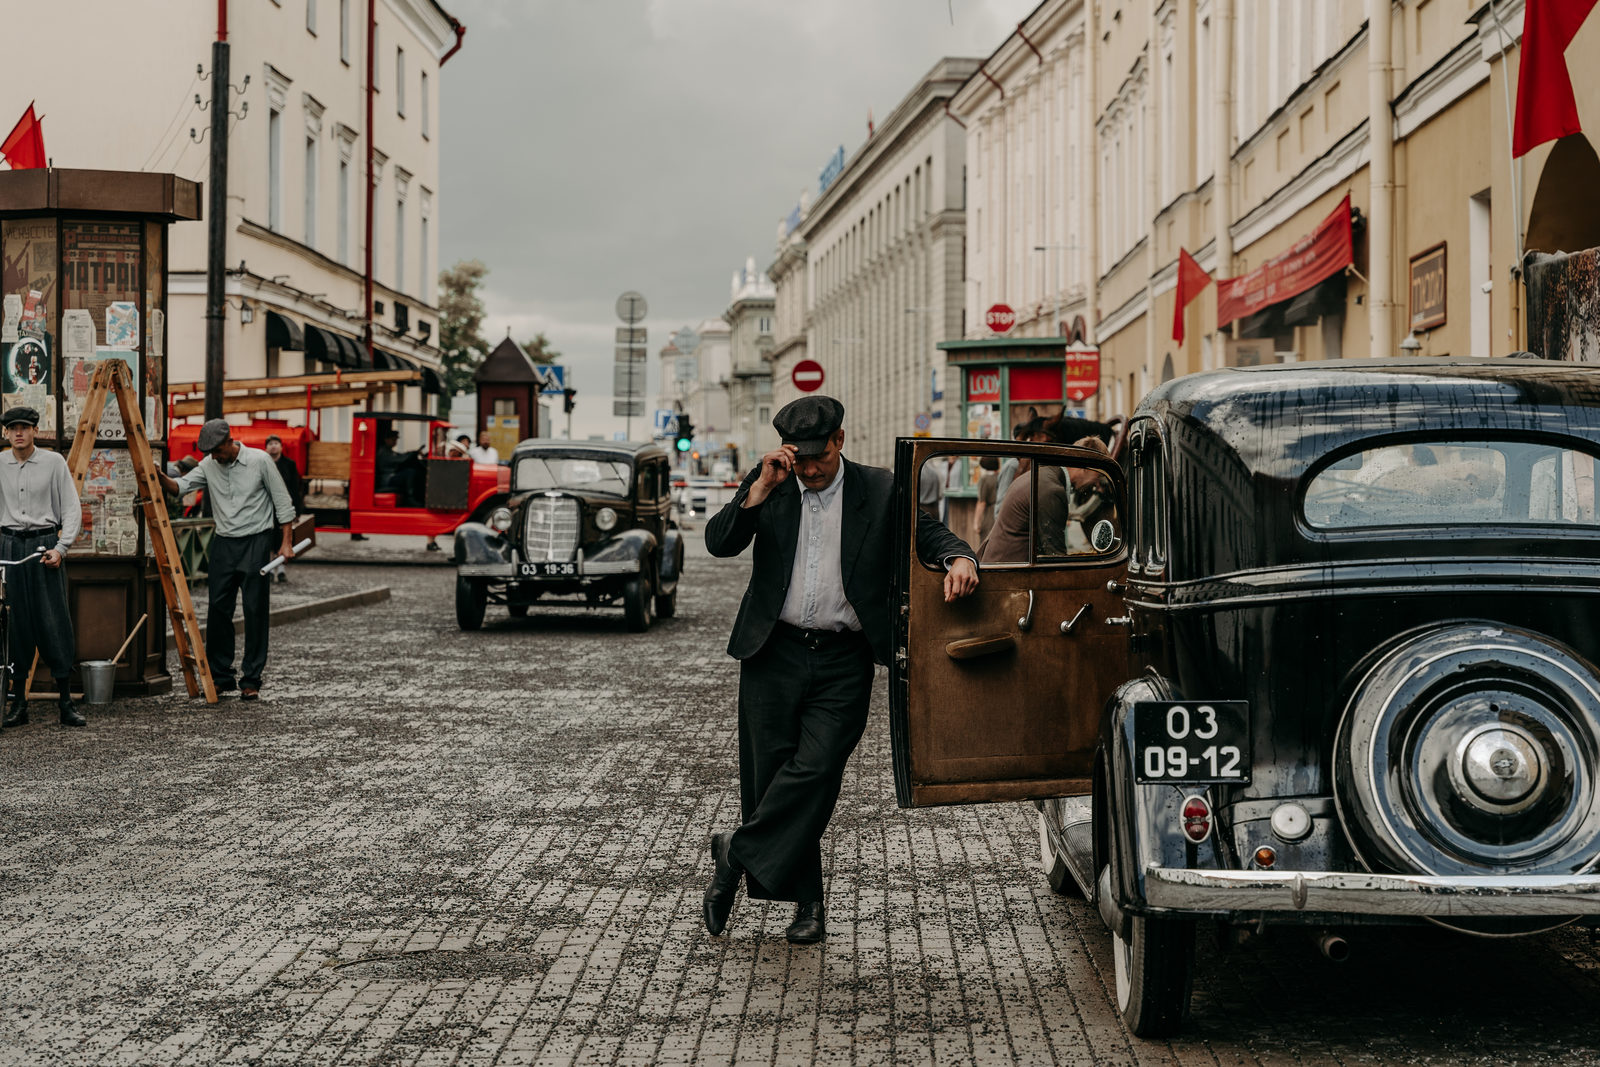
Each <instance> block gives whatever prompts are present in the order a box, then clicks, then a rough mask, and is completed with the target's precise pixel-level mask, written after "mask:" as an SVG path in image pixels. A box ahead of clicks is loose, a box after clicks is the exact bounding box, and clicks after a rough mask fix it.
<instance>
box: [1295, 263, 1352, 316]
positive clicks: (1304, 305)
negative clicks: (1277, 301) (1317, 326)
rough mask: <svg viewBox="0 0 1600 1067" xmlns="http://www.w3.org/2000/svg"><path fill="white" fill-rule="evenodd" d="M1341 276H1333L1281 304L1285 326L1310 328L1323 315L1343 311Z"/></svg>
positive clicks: (1342, 283) (1342, 277) (1343, 288)
mask: <svg viewBox="0 0 1600 1067" xmlns="http://www.w3.org/2000/svg"><path fill="white" fill-rule="evenodd" d="M1344 294H1345V282H1344V275H1343V274H1335V275H1334V276H1333V277H1331V278H1328V279H1327V280H1325V281H1322V282H1319V283H1317V284H1316V285H1314V286H1312V287H1311V288H1310V289H1307V290H1306V291H1305V292H1303V293H1301V294H1300V295H1299V296H1294V297H1290V298H1289V299H1288V300H1286V301H1284V304H1283V324H1284V325H1285V326H1310V325H1312V324H1313V323H1315V322H1316V321H1317V320H1318V319H1320V318H1322V317H1323V316H1325V315H1332V314H1334V313H1335V312H1339V311H1343V310H1344Z"/></svg>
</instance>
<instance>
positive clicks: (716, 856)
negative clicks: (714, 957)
mask: <svg viewBox="0 0 1600 1067" xmlns="http://www.w3.org/2000/svg"><path fill="white" fill-rule="evenodd" d="M732 845H733V835H732V834H712V835H711V863H712V867H713V870H712V874H711V884H710V885H708V886H707V887H706V902H705V912H706V931H707V932H708V933H710V934H711V936H712V937H716V936H718V935H719V934H721V933H722V931H723V930H725V929H727V926H728V916H729V914H731V913H732V911H733V898H734V896H735V895H736V894H737V893H738V892H739V879H740V878H741V877H742V876H743V875H744V868H742V867H740V866H739V865H738V864H737V863H735V862H734V861H733V856H732V855H731V854H730V851H729V850H730V849H731V848H732Z"/></svg>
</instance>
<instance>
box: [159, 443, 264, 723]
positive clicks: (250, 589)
mask: <svg viewBox="0 0 1600 1067" xmlns="http://www.w3.org/2000/svg"><path fill="white" fill-rule="evenodd" d="M198 445H199V448H200V451H202V452H204V453H205V454H206V458H205V459H203V460H201V461H200V465H199V466H198V467H196V468H194V470H192V471H190V472H189V473H188V474H185V475H184V476H183V477H182V478H172V477H169V476H168V475H166V474H164V473H163V474H160V475H158V477H159V478H160V479H161V487H162V488H163V489H165V490H166V491H167V492H168V493H173V494H176V495H178V496H182V495H183V494H185V493H188V492H191V491H192V490H195V489H204V490H205V491H206V499H207V500H209V501H211V515H212V517H213V518H214V519H216V522H217V530H216V534H215V536H213V537H212V539H211V555H210V559H209V565H208V566H207V568H206V593H207V597H206V603H207V607H206V662H207V663H209V664H210V665H211V681H212V683H213V684H215V685H216V687H217V692H218V693H231V692H232V691H233V690H234V689H235V687H237V688H238V690H239V696H240V698H241V699H243V700H255V699H256V698H257V697H259V696H260V695H261V674H262V672H263V671H264V670H265V669H266V666H267V626H268V624H269V623H270V621H271V612H272V609H271V601H270V599H269V598H270V596H271V592H272V580H271V579H270V578H267V577H263V576H262V574H261V568H262V567H265V566H266V565H267V563H268V561H269V560H271V559H272V557H273V556H274V555H281V556H283V557H284V559H292V558H293V557H294V544H293V539H292V538H291V536H290V534H291V531H292V530H293V529H294V502H293V501H292V500H290V498H289V490H288V488H286V487H285V486H284V484H283V477H282V476H281V475H279V474H278V465H277V464H276V463H275V462H274V461H273V459H272V457H271V456H269V455H267V454H266V453H265V452H263V451H261V449H259V448H251V447H249V446H248V445H244V444H241V443H240V442H238V441H236V440H234V439H233V431H232V430H231V429H230V428H229V427H228V422H227V420H226V419H212V420H211V421H210V422H207V423H206V424H205V425H204V426H202V427H200V439H199V441H198ZM241 590H242V591H243V592H244V662H243V663H241V664H240V665H239V667H240V674H239V675H238V681H237V682H235V681H234V673H233V606H234V604H235V603H236V602H237V601H238V599H239V593H240V591H241Z"/></svg>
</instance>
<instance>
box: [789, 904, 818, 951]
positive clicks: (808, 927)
mask: <svg viewBox="0 0 1600 1067" xmlns="http://www.w3.org/2000/svg"><path fill="white" fill-rule="evenodd" d="M783 936H784V937H786V938H788V939H789V944H791V945H815V944H816V943H817V942H818V941H821V940H822V939H823V938H825V937H827V936H828V924H827V923H826V922H825V921H824V920H823V918H822V901H820V900H802V901H801V902H800V903H799V904H796V905H795V909H794V922H792V923H790V924H789V929H787V930H785V931H784V932H783Z"/></svg>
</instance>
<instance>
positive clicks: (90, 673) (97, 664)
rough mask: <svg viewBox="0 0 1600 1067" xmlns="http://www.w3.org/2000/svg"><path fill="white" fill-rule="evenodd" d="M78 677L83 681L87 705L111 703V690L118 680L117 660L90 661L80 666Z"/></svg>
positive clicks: (84, 699)
mask: <svg viewBox="0 0 1600 1067" xmlns="http://www.w3.org/2000/svg"><path fill="white" fill-rule="evenodd" d="M78 677H79V678H81V679H83V702H84V703H85V704H109V703H111V689H112V687H113V686H114V685H115V684H116V680H117V664H116V661H115V660H109V659H90V660H84V661H83V662H82V663H80V664H78Z"/></svg>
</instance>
